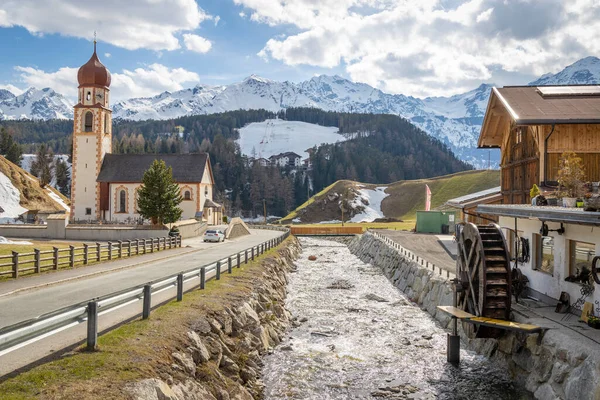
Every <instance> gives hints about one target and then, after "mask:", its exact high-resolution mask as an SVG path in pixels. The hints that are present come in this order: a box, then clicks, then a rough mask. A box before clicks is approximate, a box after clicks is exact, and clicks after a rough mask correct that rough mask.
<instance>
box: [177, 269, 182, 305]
mask: <svg viewBox="0 0 600 400" xmlns="http://www.w3.org/2000/svg"><path fill="white" fill-rule="evenodd" d="M181 300H183V274H179V275H177V301H181Z"/></svg>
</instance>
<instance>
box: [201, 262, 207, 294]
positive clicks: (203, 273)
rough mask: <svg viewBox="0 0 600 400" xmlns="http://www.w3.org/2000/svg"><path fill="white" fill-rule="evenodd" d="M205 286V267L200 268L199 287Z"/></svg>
mask: <svg viewBox="0 0 600 400" xmlns="http://www.w3.org/2000/svg"><path fill="white" fill-rule="evenodd" d="M205 287H206V268H204V267H202V268H200V289H204V288H205Z"/></svg>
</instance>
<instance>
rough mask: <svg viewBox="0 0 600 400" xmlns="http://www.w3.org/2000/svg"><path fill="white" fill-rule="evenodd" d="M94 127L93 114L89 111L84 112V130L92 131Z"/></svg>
mask: <svg viewBox="0 0 600 400" xmlns="http://www.w3.org/2000/svg"><path fill="white" fill-rule="evenodd" d="M93 127H94V114H93V113H92V112H91V111H88V112H86V113H85V124H84V129H83V131H84V132H92V129H93Z"/></svg>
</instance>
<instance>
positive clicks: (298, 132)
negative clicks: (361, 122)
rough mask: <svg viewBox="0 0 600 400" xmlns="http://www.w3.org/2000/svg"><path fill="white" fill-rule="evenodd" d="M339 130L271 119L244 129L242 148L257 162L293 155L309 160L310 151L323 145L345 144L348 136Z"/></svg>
mask: <svg viewBox="0 0 600 400" xmlns="http://www.w3.org/2000/svg"><path fill="white" fill-rule="evenodd" d="M337 132H338V128H336V127H333V126H321V125H316V124H309V123H306V122H299V121H284V120H281V119H268V120H266V121H263V122H254V123H251V124H248V125H246V126H245V127H243V128H242V129H240V138H239V139H238V141H237V142H238V144H239V145H240V148H241V150H242V154H245V155H247V156H250V157H255V158H261V157H262V158H269V157H270V156H273V155H276V154H280V153H285V152H287V151H292V152H294V153H297V154H299V155H300V156H302V158H307V157H308V153H307V152H306V150H307V149H310V148H312V147H314V146H315V145H320V144H322V143H336V142H341V141H344V140H345V138H344V136H342V135H340V134H338V133H337Z"/></svg>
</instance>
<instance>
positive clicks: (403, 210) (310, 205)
mask: <svg viewBox="0 0 600 400" xmlns="http://www.w3.org/2000/svg"><path fill="white" fill-rule="evenodd" d="M425 185H429V188H430V189H431V193H432V196H431V208H432V209H434V208H436V207H439V206H442V205H443V204H444V203H445V202H446V201H448V200H450V199H453V198H456V197H460V196H464V195H467V194H470V193H475V192H479V191H481V190H486V189H490V188H493V187H496V186H499V185H500V171H487V170H486V171H467V172H459V173H457V174H452V175H445V176H440V177H436V178H430V179H419V180H413V181H398V182H394V183H391V184H388V185H385V184H379V185H375V184H363V183H360V182H354V181H346V180H343V181H337V182H335V183H334V184H332V185H330V186H328V187H327V188H325V189H323V190H322V191H321V192H320V193H317V194H316V195H315V196H313V197H312V198H311V199H310V200H309V201H307V202H306V203H304V204H302V205H301V206H300V207H298V208H297V209H296V210H294V211H293V212H292V213H290V214H289V215H288V216H286V217H285V218H284V219H282V220H281V222H282V223H291V222H292V221H293V220H294V219H296V222H297V221H298V218H299V219H300V222H301V223H318V222H322V221H331V220H337V219H340V209H339V199H340V198H341V196H342V195H343V194H344V193H348V196H349V198H350V199H353V198H354V197H355V196H356V191H357V189H358V188H362V189H365V188H366V189H374V188H375V187H381V186H387V189H386V190H385V193H386V194H388V196H387V197H386V198H385V199H384V200H383V202H382V203H381V211H382V212H383V214H384V216H385V217H386V218H395V219H401V220H411V219H415V217H416V212H417V211H418V210H423V209H424V208H425ZM357 212H360V210H350V211H349V212H348V218H351V217H352V216H353V215H355V214H356V213H357ZM345 219H346V218H345Z"/></svg>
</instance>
